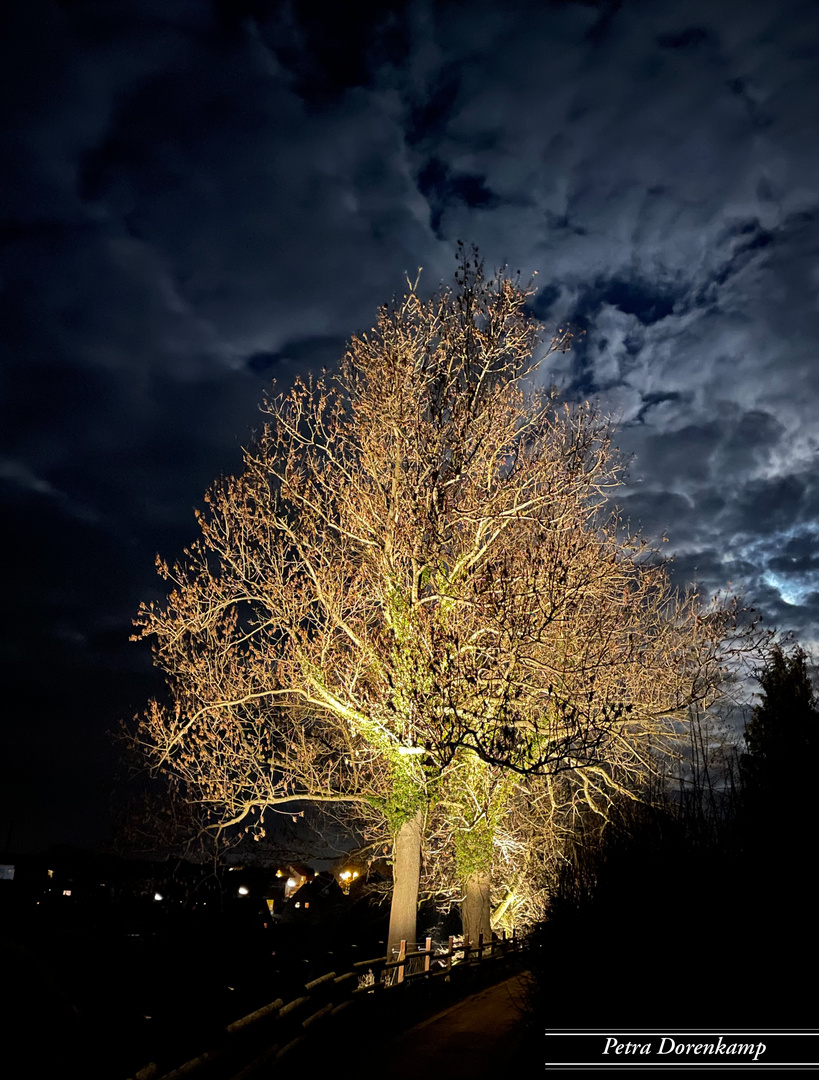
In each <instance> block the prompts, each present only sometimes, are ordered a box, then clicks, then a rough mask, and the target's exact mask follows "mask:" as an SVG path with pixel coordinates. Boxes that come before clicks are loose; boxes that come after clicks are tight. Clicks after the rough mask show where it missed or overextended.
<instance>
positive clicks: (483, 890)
mask: <svg viewBox="0 0 819 1080" xmlns="http://www.w3.org/2000/svg"><path fill="white" fill-rule="evenodd" d="M491 886H492V873H491V871H489V870H476V871H475V873H473V874H470V875H469V877H468V878H467V879H466V881H465V882H464V898H463V902H462V903H461V924H462V926H463V931H464V940H465V941H467V940H468V941H469V942H470V943H471V944H472V945H477V944H478V935H479V934H483V940H484V941H485V942H487V943H488V942H490V941H491V940H492V921H491V914H492V909H491V907H490V901H489V894H490V890H491Z"/></svg>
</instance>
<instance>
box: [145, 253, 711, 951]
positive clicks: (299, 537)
mask: <svg viewBox="0 0 819 1080" xmlns="http://www.w3.org/2000/svg"><path fill="white" fill-rule="evenodd" d="M529 295H530V290H529V289H527V288H525V287H522V286H521V284H520V282H519V281H518V280H516V279H510V278H509V277H508V276H506V275H505V274H499V275H497V276H496V277H495V278H493V279H491V280H487V279H485V277H484V275H483V269H482V265H481V264H480V262H479V261H478V259H477V258H476V257H474V256H473V257H472V258H470V257H469V256H468V255H464V256H463V258H462V261H461V264H460V268H459V271H458V274H457V275H456V284H455V287H454V289H443V290H441V291H440V292H439V293H438V294H436V296H434V297H433V298H432V299H431V300H428V301H424V300H422V299H421V297H420V296H419V295H418V293H417V292H416V290H415V288H414V287H413V288H411V289H410V291H409V293H408V294H407V295H406V296H405V297H404V298H403V299H401V300H400V301H398V302H394V303H393V304H392V305H389V306H387V307H385V308H383V309H382V311H381V313H380V316H379V320H378V325H377V327H376V328H375V329H374V330H373V331H371V332H370V333H369V334H365V335H362V336H361V337H359V338H355V339H353V341H352V344H351V346H350V349H349V351H348V352H347V354H346V356H345V357H344V359H343V361H342V363H341V365H340V369H339V371H338V373H337V374H336V375H335V376H332V377H331V376H327V375H325V376H323V377H322V378H321V379H318V380H316V381H309V382H307V383H303V382H298V383H297V384H296V385H295V386H294V387H293V389H292V390H291V391H290V392H289V393H287V394H284V395H280V396H278V397H275V398H271V399H269V400H268V401H267V403H266V406H265V408H266V412H267V414H268V416H269V421H268V423H267V424H266V426H265V428H264V430H263V431H262V432H261V434H260V435H259V437H258V439H257V441H256V443H255V445H254V446H253V447H252V448H251V449H250V450H249V451H247V453H246V454H245V463H244V471H243V472H242V474H241V475H240V476H238V477H236V478H228V479H223V480H221V481H220V482H218V483H217V484H216V485H215V486H214V487H213V489H212V490H211V491H210V493H209V495H208V496H207V509H206V511H205V512H204V513H202V514H201V515H200V517H199V524H200V528H201V534H202V535H201V538H200V539H199V540H198V541H197V542H196V543H195V544H194V545H193V546H192V547H191V548H190V549H189V550H188V551H186V553H185V555H184V558H183V559H182V560H180V562H179V563H178V564H176V565H175V566H173V567H171V566H169V565H167V564H165V563H164V562H161V561H160V562H159V569H160V572H161V574H162V575H163V576H164V577H165V578H166V579H167V580H169V581H170V582H171V592H170V595H169V597H168V600H167V602H166V603H164V604H162V605H149V606H146V607H144V608H143V609H142V611H141V614H140V617H139V625H140V626H141V632H142V634H143V635H144V636H147V637H150V638H151V639H152V640H153V643H154V649H155V659H156V663H157V664H158V665H159V666H160V667H162V668H163V670H164V671H165V673H166V676H167V685H168V691H169V697H168V701H167V702H166V703H164V704H159V703H156V702H154V703H152V705H151V706H150V708H149V709H148V711H147V712H146V713H145V715H144V716H143V717H142V718H141V720H140V721H139V723H138V725H137V727H136V732H135V736H134V737H135V740H136V742H137V743H138V744H139V745H140V747H141V749H142V751H143V753H144V754H146V755H147V758H148V760H149V761H150V762H151V764H152V765H153V766H154V767H155V768H159V769H164V770H167V771H169V772H171V773H173V774H174V775H175V776H176V777H177V778H178V779H179V781H180V782H181V783H182V784H183V786H184V790H185V792H186V793H187V797H188V798H189V799H190V800H191V801H192V802H195V803H196V804H197V805H198V807H199V808H200V811H201V812H203V813H204V814H205V815H206V816H207V818H208V820H209V822H210V824H211V826H212V827H213V828H215V829H217V830H219V829H225V828H229V827H237V826H241V827H244V828H249V829H250V830H251V831H256V832H257V833H261V831H262V830H263V829H264V815H265V813H266V812H267V813H269V812H270V811H271V810H273V811H281V812H292V811H293V808H294V806H295V807H297V806H298V804H300V803H303V802H307V801H310V802H315V803H322V804H325V805H327V806H331V805H340V804H345V803H346V804H347V806H348V807H359V808H361V810H362V812H363V813H364V814H368V815H370V816H372V815H373V814H375V815H377V816H378V817H379V818H380V820H381V821H382V822H383V823H384V824H385V826H386V828H387V830H388V832H389V835H390V836H391V841H392V847H393V871H394V889H393V898H392V910H391V922H390V932H389V940H390V944H394V943H395V942H396V941H397V940H399V939H401V938H409V939H414V937H415V915H416V908H417V897H418V883H419V875H420V867H421V845H422V839H423V836H424V833H425V831H426V829H427V818H428V815H429V812H430V809H431V807H432V806H434V805H435V803H436V800H437V799H438V798H439V797H441V795H442V793H445V792H446V791H449V793H450V796H451V793H452V791H453V790H455V789H456V788H457V785H458V783H459V782H460V781H459V778H463V777H467V776H473V777H474V781H475V783H476V784H478V785H481V784H484V782H485V781H486V778H487V777H491V776H492V775H493V774H492V770H504V771H505V772H509V773H510V774H513V775H515V776H518V777H524V778H525V777H536V776H550V775H555V774H557V773H559V772H561V771H565V770H574V771H577V772H578V775H579V776H582V785H583V787H584V790H586V791H587V792H588V797H589V798H590V799H597V798H598V797H599V798H601V799H603V800H604V799H605V797H606V796H605V793H606V791H607V790H609V789H610V788H612V787H616V786H617V785H619V784H620V783H621V780H620V774H621V772H624V773H628V772H629V770H632V771H633V770H638V769H639V768H641V767H643V765H644V764H645V762H646V761H647V755H648V753H649V750H648V743H649V742H651V741H652V740H653V741H654V742H655V743H656V742H657V741H658V740H659V739H660V738H662V739H670V740H672V739H673V738H674V737H675V724H679V723H681V722H682V720H683V719H684V712H685V708H686V707H687V705H688V704H689V703H690V702H692V701H702V702H708V701H709V700H710V699H711V697H712V696H713V694H714V693H715V688H716V685H717V682H718V678H717V676H718V673H719V670H720V662H719V657H718V655H717V651H716V648H715V641H716V640H717V639H718V638H719V634H720V632H721V631H722V629H724V624H723V622H720V621H719V619H714V618H711V617H707V616H704V615H702V614H701V613H700V611H699V608H698V605H697V603H696V601H695V599H694V598H688V599H682V600H681V599H680V598H677V597H675V596H674V595H673V594H672V592H671V591H670V589H669V588H668V585H667V580H666V578H665V577H664V571H663V569H662V566H661V565H659V564H657V562H656V560H652V559H651V558H650V557H648V555H647V553H646V549H645V545H641V544H640V543H637V542H635V541H633V540H632V539H630V538H629V537H628V536H625V537H624V536H623V530H622V528H621V526H620V523H619V522H618V521H617V519H616V517H613V516H612V515H611V513H610V511H609V510H608V505H609V498H610V493H611V489H612V488H613V487H614V486H615V485H616V484H617V483H618V476H619V465H618V461H617V457H616V455H615V454H614V453H613V452H612V448H611V442H610V434H609V431H608V428H607V426H606V425H605V424H604V423H603V422H602V421H601V420H600V418H599V417H598V415H597V414H596V412H595V410H594V408H593V407H592V406H590V405H588V404H584V405H580V406H578V407H576V408H574V409H570V408H568V407H565V406H564V407H561V406H559V405H558V403H557V401H556V399H555V396H554V394H553V393H552V392H551V391H549V390H544V389H538V388H537V387H535V386H533V385H531V384H532V382H533V380H532V378H531V377H532V375H533V373H534V372H535V370H536V368H537V366H538V362H539V361H538V360H536V359H535V349H536V346H537V329H536V325H535V323H534V322H533V320H532V319H531V318H530V317H529V316H528V315H527V313H526V311H525V305H526V301H527V298H528V296H529ZM568 344H569V335H568V334H567V333H565V332H562V331H561V332H558V334H557V335H556V336H555V337H554V338H553V339H552V340H551V342H550V343H549V344H548V345H547V346H546V349H545V355H548V353H549V352H550V351H552V350H554V349H565V348H567V347H568ZM541 359H542V357H541ZM709 618H710V619H711V621H710V622H709ZM635 687H636V688H637V689H635ZM613 757H614V758H615V759H616V763H617V764H616V767H611V761H612V758H613ZM493 783H494V781H493ZM462 786H463V785H462ZM489 786H490V787H491V786H492V785H491V784H490V785H489ZM467 789H468V784H467ZM487 790H488V789H487ZM450 801H452V799H451V798H450ZM453 820H454V819H453ZM456 831H457V829H456ZM460 831H461V832H464V829H463V828H461V829H460ZM461 839H463V838H461ZM490 839H491V838H490ZM462 846H463V844H462ZM461 862H462V865H463V866H466V865H467V864H466V863H465V862H464V861H463V859H462V860H461ZM467 862H468V860H467ZM467 877H469V875H467ZM473 884H474V885H475V887H483V886H481V885H480V876H478V877H474V878H473ZM481 904H482V905H484V901H481ZM481 917H482V916H481Z"/></svg>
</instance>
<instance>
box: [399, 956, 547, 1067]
mask: <svg viewBox="0 0 819 1080" xmlns="http://www.w3.org/2000/svg"><path fill="white" fill-rule="evenodd" d="M526 978H527V976H526V974H525V973H524V974H521V975H514V976H512V978H510V979H506V980H505V981H504V982H502V983H497V984H496V985H495V986H490V987H487V989H486V990H481V991H480V992H479V993H477V994H474V995H473V996H472V997H469V998H467V999H466V1000H465V1001H460V1002H458V1004H457V1005H451V1006H450V1007H449V1008H448V1009H445V1010H444V1011H443V1012H440V1013H438V1014H437V1015H436V1016H433V1017H431V1018H430V1019H429V1020H425V1021H424V1022H423V1023H421V1024H418V1025H416V1027H414V1028H410V1030H409V1031H405V1032H404V1033H403V1034H402V1035H400V1036H399V1037H398V1038H396V1039H393V1040H392V1041H391V1042H389V1043H387V1045H386V1046H385V1047H384V1048H383V1051H382V1052H381V1053H380V1054H379V1062H380V1064H381V1066H382V1067H383V1070H384V1075H385V1076H386V1077H388V1080H410V1078H412V1080H436V1078H437V1077H441V1078H443V1077H447V1078H452V1080H457V1078H458V1077H468V1078H469V1080H482V1078H484V1077H493V1078H494V1080H498V1078H499V1077H502V1076H503V1075H504V1073H505V1072H508V1069H509V1064H510V1061H511V1059H512V1057H513V1056H514V1054H515V1052H516V1049H517V1045H516V1036H517V1035H518V1034H519V1032H520V1029H521V1020H522V1005H523V1000H524V988H525V980H526Z"/></svg>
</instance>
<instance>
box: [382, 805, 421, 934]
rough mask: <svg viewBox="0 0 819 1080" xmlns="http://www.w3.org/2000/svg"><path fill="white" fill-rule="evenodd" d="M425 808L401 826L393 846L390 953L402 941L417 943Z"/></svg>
mask: <svg viewBox="0 0 819 1080" xmlns="http://www.w3.org/2000/svg"><path fill="white" fill-rule="evenodd" d="M423 826H424V811H423V810H418V811H417V812H416V813H415V815H414V816H413V817H411V818H409V819H408V820H407V821H405V822H404V824H403V825H402V826H401V828H400V829H399V830H398V833H397V835H396V837H395V840H394V842H393V848H392V877H393V882H392V904H391V906H390V929H389V935H388V938H387V953H388V954H390V953H391V952H392V950H393V948H394V949H395V951H396V952H397V951H398V946H399V945H400V943H401V942H402V941H407V942H409V943H410V944H409V946H408V947H409V948H412V947H413V945H414V944H415V933H416V930H415V920H416V915H417V913H418V885H419V882H420V880H421V833H422V830H423Z"/></svg>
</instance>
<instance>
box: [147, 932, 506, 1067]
mask: <svg viewBox="0 0 819 1080" xmlns="http://www.w3.org/2000/svg"><path fill="white" fill-rule="evenodd" d="M520 955H521V949H520V945H519V942H518V940H517V939H516V937H515V935H514V932H513V933H512V935H511V936H510V937H507V935H506V932H505V931H504V933H503V935H502V936H501V937H496V936H495V935H493V936H492V940H491V941H488V942H484V940H483V935H481V936H480V937H479V938H478V942H477V944H476V945H472V944H470V943H469V942H466V943H465V944H464V945H458V946H456V945H455V943H454V939H453V938H450V939H449V943H448V947H447V949H446V951H444V952H437V953H436V952H435V950H434V948H433V945H432V941H431V939H430V938H427V939H426V941H425V942H424V948H423V949H412V950H410V951H408V950H407V943H406V942H405V941H402V942H401V947H400V949H399V952H398V956H397V957H396V958H395V959H391V958H390V957H388V956H379V957H376V958H375V959H373V960H361V961H359V962H358V963H356V964H354V965H353V967H352V970H350V971H346V972H343V973H342V974H340V975H338V974H336V972H334V971H330V972H328V973H327V974H326V975H322V976H321V977H320V978H318V979H313V980H311V981H310V982H308V983H305V985H304V991H303V993H301V994H299V995H298V996H297V997H295V998H293V1000H292V1001H288V1002H287V1003H285V1002H284V1000H283V999H281V998H278V999H276V1000H275V1001H271V1002H270V1004H268V1005H265V1006H263V1007H262V1008H261V1009H257V1010H256V1011H255V1012H252V1013H250V1014H249V1015H248V1016H243V1017H242V1018H241V1019H239V1020H235V1021H234V1022H233V1023H231V1024H228V1025H227V1027H225V1028H223V1029H222V1030H220V1031H219V1032H218V1033H217V1034H216V1035H215V1037H214V1041H213V1045H212V1046H211V1048H210V1049H208V1050H206V1051H205V1052H204V1053H202V1054H199V1055H198V1056H197V1057H195V1058H192V1059H191V1060H189V1061H186V1062H184V1063H183V1064H181V1065H179V1066H177V1067H175V1068H172V1069H171V1070H170V1071H169V1072H168V1071H164V1072H163V1071H161V1069H160V1067H159V1066H158V1065H157V1064H156V1063H155V1062H151V1063H150V1064H148V1065H146V1066H145V1067H144V1068H142V1069H140V1070H139V1071H138V1072H137V1073H135V1074H134V1076H133V1077H132V1078H131V1080H183V1078H192V1080H252V1078H254V1077H256V1076H258V1075H259V1074H260V1072H261V1070H262V1069H263V1068H265V1067H268V1068H269V1067H270V1066H271V1065H272V1064H274V1063H275V1062H278V1061H281V1060H282V1059H284V1058H287V1057H290V1055H293V1054H295V1055H296V1057H298V1051H299V1049H303V1050H305V1052H306V1051H307V1050H308V1049H309V1053H310V1056H311V1057H312V1056H313V1054H314V1052H315V1047H316V1040H317V1038H318V1039H320V1040H321V1044H322V1046H323V1047H325V1049H327V1048H329V1046H330V1045H331V1044H333V1043H335V1038H334V1036H336V1035H340V1034H341V1033H342V1032H343V1031H345V1032H346V1033H347V1034H349V1029H350V1028H354V1029H359V1028H360V1030H362V1032H363V1031H364V1030H366V1031H367V1032H368V1033H371V1032H372V1031H373V1030H377V1031H378V1032H379V1033H380V1035H381V1037H382V1038H385V1037H388V1036H389V1034H390V1033H391V1031H392V1030H393V1029H394V1030H396V1031H397V1030H400V1029H401V1028H406V1027H407V1026H410V1025H411V1023H412V1022H413V1018H414V1015H415V1012H416V1011H418V1009H419V1008H423V1007H427V1008H428V1007H429V1006H430V1005H434V1004H438V1005H442V1004H443V1003H445V1002H446V1000H447V999H448V998H457V997H458V996H462V995H463V994H464V993H468V992H470V991H471V989H472V988H473V986H475V985H476V983H479V982H482V981H491V980H492V978H493V977H496V975H497V974H501V973H502V971H503V969H504V968H506V967H507V966H509V965H510V964H511V963H513V962H516V961H517V960H519V958H520ZM337 1045H340V1043H338V1044H337ZM291 1060H292V1059H291ZM265 1075H269V1072H268V1073H266V1074H265Z"/></svg>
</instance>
